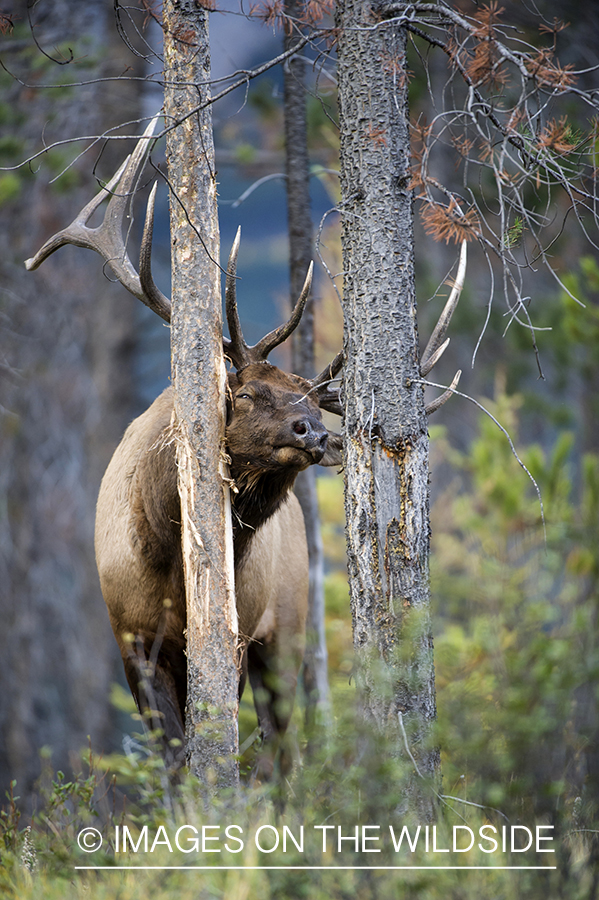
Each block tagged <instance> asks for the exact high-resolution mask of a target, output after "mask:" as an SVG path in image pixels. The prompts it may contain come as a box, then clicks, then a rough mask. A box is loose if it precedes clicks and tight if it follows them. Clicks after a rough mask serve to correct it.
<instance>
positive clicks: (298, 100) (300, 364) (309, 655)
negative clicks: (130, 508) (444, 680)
mask: <svg viewBox="0 0 599 900" xmlns="http://www.w3.org/2000/svg"><path fill="white" fill-rule="evenodd" d="M301 9H302V4H301V3H299V2H298V0H286V3H285V12H286V13H287V15H289V16H291V17H292V18H294V19H297V18H298V16H299V13H300V12H301ZM299 37H300V35H299V33H298V32H297V31H292V32H288V33H286V35H285V50H289V49H291V48H292V47H293V46H294V45H295V44H296V43H297V41H298V39H299ZM305 68H306V67H305V63H304V61H303V59H301V58H299V57H297V56H296V57H292V58H291V59H289V60H287V62H286V64H285V66H284V81H285V104H284V111H285V168H286V173H287V219H288V230H289V269H290V285H291V305H292V307H293V305H294V304H295V303H296V301H297V298H298V297H299V295H300V293H301V290H302V287H303V283H304V279H305V277H306V272H307V271H308V266H309V265H310V261H311V259H312V249H313V244H312V218H311V215H310V171H309V158H308V135H307V122H306V86H305ZM292 370H293V371H294V372H295V373H296V374H297V375H302V376H303V377H304V378H312V377H313V376H314V299H313V297H310V298H309V299H308V302H307V304H306V308H305V310H304V314H303V316H302V319H301V321H300V324H299V326H298V328H297V330H296V331H295V333H294V335H293V354H292ZM295 493H296V496H297V498H298V500H299V502H300V506H301V508H302V512H303V514H304V522H305V523H306V537H307V540H308V556H309V565H310V586H309V595H308V620H307V623H306V652H305V656H304V667H303V684H304V693H305V697H306V724H307V725H308V726H310V725H311V724H312V723H313V721H314V715H315V712H316V708H317V707H318V706H320V707H321V709H326V708H327V705H328V699H329V681H328V672H327V645H326V639H325V628H324V552H323V547H322V538H321V535H320V518H319V515H318V497H317V494H316V472H315V470H314V468H309V469H306V470H305V471H304V472H300V474H299V476H298V478H297V480H296V482H295Z"/></svg>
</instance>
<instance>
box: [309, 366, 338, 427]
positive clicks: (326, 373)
mask: <svg viewBox="0 0 599 900" xmlns="http://www.w3.org/2000/svg"><path fill="white" fill-rule="evenodd" d="M342 366H343V350H340V351H339V353H338V354H337V356H336V357H335V358H334V359H333V360H332V361H331V362H330V363H329V364H328V366H325V368H324V369H323V370H322V372H321V373H320V375H317V376H316V378H312V380H311V381H310V384H311V385H312V388H313V389H315V390H316V394H317V396H318V402H319V405H320V408H321V409H326V410H328V412H332V413H335V414H336V415H338V416H340V415H342V413H343V410H342V408H341V401H340V399H339V388H331V386H330V382H331V381H333V379H334V378H335V377H336V375H338V374H339V372H340V371H341V368H342Z"/></svg>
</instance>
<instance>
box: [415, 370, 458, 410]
mask: <svg viewBox="0 0 599 900" xmlns="http://www.w3.org/2000/svg"><path fill="white" fill-rule="evenodd" d="M461 377H462V370H461V369H458V371H457V372H456V373H455V375H454V376H453V381H452V382H451V384H450V385H449V387H448V388H447V390H446V391H443V393H442V394H441V395H440V396H439V397H437V399H436V400H433V401H432V402H431V403H427V405H426V407H425V409H424V411H425V413H426V414H427V416H430V415H431V414H432V413H434V412H436V411H437V410H438V409H440V408H441V407H442V406H443V404H444V403H447V401H448V400H449V398H450V397H451V396H452V395H453V392H454V391H455V389H456V388H457V386H458V384H459V383H460V378H461Z"/></svg>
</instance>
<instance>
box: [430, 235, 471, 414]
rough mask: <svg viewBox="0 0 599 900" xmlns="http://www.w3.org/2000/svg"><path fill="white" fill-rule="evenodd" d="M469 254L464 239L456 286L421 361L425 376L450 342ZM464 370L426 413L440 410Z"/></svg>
mask: <svg viewBox="0 0 599 900" xmlns="http://www.w3.org/2000/svg"><path fill="white" fill-rule="evenodd" d="M467 255H468V247H467V243H466V241H462V247H461V250H460V261H459V264H458V273H457V275H456V279H455V282H454V286H453V288H452V290H451V293H450V295H449V299H448V300H447V303H446V304H445V307H444V309H443V312H442V313H441V315H440V316H439V321H438V322H437V324H436V325H435V328H434V329H433V333H432V334H431V336H430V338H429V341H428V344H427V345H426V348H425V350H424V353H423V354H422V359H421V361H420V374H421V375H422V376H423V377H425V376H426V375H428V374H429V372H430V371H431V369H432V368H433V366H435V365H436V364H437V363H438V361H439V360H440V359H441V357H442V356H443V354H444V352H445V350H446V349H447V346H448V344H449V338H446V339H445V340H444V338H445V333H446V331H447V328H448V326H449V323H450V322H451V317H452V316H453V314H454V312H455V308H456V306H457V305H458V301H459V299H460V294H461V293H462V289H463V287H464V281H465V278H466V262H467ZM461 374H462V372H461V369H460V370H458V371H457V372H456V374H455V376H454V379H453V381H452V382H451V385H450V386H449V388H448V389H447V390H446V391H444V392H443V393H442V394H441V396H440V397H437V399H436V400H433V401H432V403H428V404H427V406H426V410H425V411H426V414H427V415H428V416H430V415H431V413H434V412H435V411H436V410H438V409H439V408H440V407H441V406H443V404H444V403H446V402H447V401H448V400H449V398H450V397H451V395H452V394H453V392H454V391H455V389H456V387H457V386H458V382H459V380H460V376H461Z"/></svg>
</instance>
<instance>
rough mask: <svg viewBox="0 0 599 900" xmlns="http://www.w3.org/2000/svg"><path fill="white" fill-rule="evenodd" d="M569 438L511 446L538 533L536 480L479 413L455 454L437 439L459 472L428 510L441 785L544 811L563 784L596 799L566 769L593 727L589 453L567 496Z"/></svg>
mask: <svg viewBox="0 0 599 900" xmlns="http://www.w3.org/2000/svg"><path fill="white" fill-rule="evenodd" d="M519 404H520V401H519V399H518V398H508V397H505V396H503V397H500V398H498V400H497V402H496V403H495V404H489V405H490V406H491V412H493V414H494V415H495V416H496V417H497V418H498V419H499V420H500V421H501V422H502V423H503V424H504V425H506V426H507V427H508V430H510V432H511V434H512V437H513V438H515V437H516V434H517V420H516V411H517V407H518V405H519ZM571 445H572V439H571V435H569V434H567V433H566V434H562V435H561V436H560V437H559V438H558V439H557V440H556V443H555V445H554V447H553V449H552V451H551V452H543V451H542V450H541V448H539V447H536V446H530V447H528V448H526V449H525V450H523V451H522V453H521V456H522V459H523V461H524V463H525V464H526V465H527V467H528V469H529V470H530V472H531V473H532V475H533V476H534V478H535V479H536V481H537V483H538V485H539V488H540V491H541V495H542V498H543V504H544V510H545V523H546V542H545V540H544V532H543V525H542V522H541V507H540V503H539V499H538V497H537V495H536V492H535V490H534V488H533V486H532V484H531V483H530V480H529V478H528V476H527V475H526V473H525V472H524V471H523V469H522V468H521V467H520V466H519V464H518V462H517V461H516V459H515V458H514V457H513V456H512V455H511V453H510V450H509V447H508V445H507V442H506V440H505V437H504V436H503V435H502V433H501V432H500V431H499V430H498V429H497V428H496V426H495V425H494V424H493V423H492V422H491V421H490V420H487V421H486V422H482V423H481V428H480V435H479V437H478V438H477V439H476V440H475V441H474V442H473V444H472V446H471V447H470V449H469V451H468V452H467V453H465V454H459V453H456V452H455V451H452V450H451V449H450V448H449V447H448V446H447V445H446V444H445V442H444V439H443V438H442V439H441V440H439V441H438V442H437V446H436V453H437V454H438V455H440V456H441V457H445V458H450V459H451V461H452V463H453V465H454V466H456V467H457V469H458V471H461V473H462V478H463V483H462V487H461V489H460V486H459V482H458V481H456V482H454V483H453V484H452V485H451V486H450V488H448V490H447V491H446V492H445V493H444V495H443V497H442V498H440V499H439V501H438V502H437V504H436V505H435V509H434V511H433V535H434V539H433V547H434V554H433V565H432V585H433V595H434V603H435V606H436V612H435V614H434V620H435V621H436V623H437V629H438V633H437V635H436V637H435V646H436V663H437V687H438V707H439V740H440V743H441V746H442V748H443V755H444V764H443V770H444V777H445V783H446V784H447V789H448V790H449V792H451V793H453V792H456V791H459V792H460V796H462V797H464V798H465V799H470V800H476V801H478V802H483V803H489V804H492V805H500V806H501V807H502V809H505V810H506V811H507V812H510V811H513V812H515V811H516V810H517V809H519V810H521V811H522V810H527V811H528V812H529V813H530V814H539V813H541V814H544V815H550V816H551V817H552V819H553V820H555V821H557V820H558V819H559V816H560V815H561V812H563V811H564V810H566V809H568V808H569V807H571V805H572V804H573V803H574V801H575V798H576V797H577V796H582V797H583V798H584V797H588V799H589V800H591V799H593V798H595V799H596V796H595V794H596V790H597V785H596V784H593V783H592V782H591V781H589V780H588V779H587V780H586V782H585V779H584V776H581V775H580V771H581V769H582V770H584V768H585V765H586V763H585V762H584V760H585V755H586V754H587V752H588V748H589V741H590V740H591V739H592V737H593V732H596V731H597V729H598V727H599V723H598V721H597V696H596V694H597V690H596V688H597V684H598V681H599V642H597V640H596V639H595V637H594V631H595V622H596V612H597V603H598V600H599V597H598V591H597V584H598V582H597V558H598V557H597V537H598V534H597V530H598V529H597V511H598V509H599V507H598V506H597V499H598V494H597V479H598V478H599V460H598V459H597V458H596V457H592V456H589V457H587V458H586V459H585V460H584V464H583V471H582V474H581V481H582V484H581V486H580V496H581V498H582V499H580V500H579V499H577V496H578V491H577V490H576V489H575V485H574V483H573V478H572V472H571V467H570V465H569V457H570V451H571ZM594 737H595V739H596V737H597V735H596V734H595V735H594ZM577 769H578V774H575V773H576V770H577Z"/></svg>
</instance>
